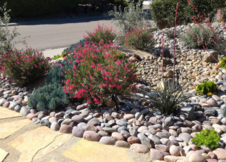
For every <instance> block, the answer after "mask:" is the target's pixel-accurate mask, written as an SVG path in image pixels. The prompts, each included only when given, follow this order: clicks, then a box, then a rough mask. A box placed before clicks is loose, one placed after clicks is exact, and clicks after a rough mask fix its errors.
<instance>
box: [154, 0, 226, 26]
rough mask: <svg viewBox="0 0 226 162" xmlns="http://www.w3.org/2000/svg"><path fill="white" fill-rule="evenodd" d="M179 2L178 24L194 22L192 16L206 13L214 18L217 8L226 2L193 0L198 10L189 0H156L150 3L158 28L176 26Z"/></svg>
mask: <svg viewBox="0 0 226 162" xmlns="http://www.w3.org/2000/svg"><path fill="white" fill-rule="evenodd" d="M177 2H179V8H178V14H177V24H178V25H182V24H187V23H190V22H192V21H193V20H192V18H191V16H198V14H199V13H200V14H201V15H204V13H206V15H207V16H208V17H209V18H210V19H211V20H212V18H213V17H214V15H215V14H216V13H217V9H218V8H221V6H222V5H224V4H225V0H205V1H200V0H191V2H192V3H193V5H194V6H195V7H196V8H197V10H198V12H195V10H194V9H193V8H192V6H191V5H190V4H189V3H188V1H187V0H155V1H153V2H152V4H151V5H150V11H151V15H152V18H153V20H154V21H155V22H156V24H157V26H158V28H159V29H160V30H161V29H163V28H170V27H174V26H175V24H174V19H175V15H176V5H177Z"/></svg>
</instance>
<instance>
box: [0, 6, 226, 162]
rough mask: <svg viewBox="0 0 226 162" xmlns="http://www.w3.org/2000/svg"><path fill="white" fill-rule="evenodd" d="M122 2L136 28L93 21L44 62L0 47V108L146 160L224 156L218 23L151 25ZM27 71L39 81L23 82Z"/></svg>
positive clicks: (193, 161) (224, 93)
mask: <svg viewBox="0 0 226 162" xmlns="http://www.w3.org/2000/svg"><path fill="white" fill-rule="evenodd" d="M129 7H130V9H131V11H134V12H131V13H130V14H134V15H133V16H134V19H135V20H136V21H138V22H140V23H141V25H140V26H136V25H137V24H139V23H136V21H133V20H132V19H129V18H128V17H127V18H128V20H127V21H124V19H125V17H126V15H117V14H116V13H115V14H116V16H115V17H116V18H117V16H118V18H119V19H120V18H121V21H119V23H121V22H123V21H124V22H123V23H122V24H123V25H124V26H123V27H124V28H122V29H121V32H120V33H118V34H116V33H115V32H114V31H113V30H112V29H111V28H108V27H104V26H98V27H97V29H95V30H94V31H93V32H88V33H87V35H86V36H85V38H84V39H83V40H81V41H80V42H78V43H76V44H74V45H73V46H71V47H69V48H67V49H65V51H64V52H63V53H62V55H59V56H55V57H54V59H56V58H61V57H64V59H62V58H61V59H60V60H55V61H50V60H49V59H47V58H44V57H43V56H42V55H41V54H39V53H38V52H36V51H34V50H31V49H27V50H22V51H17V50H16V51H13V52H12V53H6V54H4V55H2V62H3V66H2V71H3V74H4V75H3V76H2V79H1V82H0V83H1V88H0V97H1V99H0V106H3V107H6V108H9V109H11V110H15V111H17V112H20V113H21V114H22V115H23V116H26V117H27V118H28V119H30V120H32V121H33V122H34V123H41V125H42V126H47V127H49V128H50V129H52V130H54V131H60V132H61V133H71V134H72V135H73V136H75V137H80V138H84V139H86V140H89V141H96V142H99V143H101V144H106V145H113V146H116V147H123V148H130V150H132V151H133V152H135V153H145V154H146V153H148V154H150V157H151V158H152V159H153V160H165V161H188V162H204V161H217V160H218V161H221V162H223V161H225V160H226V156H225V155H226V104H225V102H226V88H225V86H226V81H225V73H226V70H225V68H226V66H225V64H226V61H225V60H226V59H225V53H224V52H225V51H224V48H223V50H222V51H216V50H217V49H215V47H216V45H218V44H217V43H216V42H221V43H222V44H224V43H225V31H224V29H225V28H224V25H225V24H221V25H220V24H219V23H215V24H211V26H207V27H209V28H210V29H211V31H209V30H207V28H204V27H203V28H202V25H205V23H204V24H201V23H199V24H198V25H197V24H196V25H195V24H194V23H191V24H187V25H181V26H176V29H175V28H165V29H163V30H159V31H154V32H152V31H151V28H150V26H148V25H147V24H146V25H147V26H145V25H144V24H145V23H144V24H142V22H141V20H142V18H143V17H139V14H136V12H139V7H137V8H136V9H135V8H134V6H133V5H131V6H129ZM125 12H126V11H125ZM123 16H125V17H123ZM127 16H128V15H127ZM130 16H131V15H130ZM136 16H137V17H136ZM175 20H176V19H175ZM129 21H131V22H129ZM128 22H129V23H128ZM133 23H134V24H135V25H134V24H133ZM120 25H121V24H119V26H120ZM133 25H134V26H133ZM222 25H223V27H222ZM205 27H206V26H205ZM207 32H210V33H209V35H208V34H206V33H207ZM215 32H216V33H217V36H218V38H219V39H217V40H215V38H213V36H216V34H215ZM205 34H206V35H205ZM194 35H195V36H194ZM197 38H200V39H197ZM214 41H215V44H213V42H214ZM112 42H114V43H115V44H112ZM200 42H201V43H200ZM217 47H218V46H217ZM220 48H221V46H220ZM9 56H10V57H11V58H12V59H11V60H12V62H13V61H14V62H13V63H12V62H11V61H9V62H8V61H7V58H9ZM31 56H32V57H31ZM24 58H25V60H24V62H25V63H24V64H23V62H22V61H21V59H24ZM19 61H21V62H19ZM13 64H15V65H14V66H15V67H17V68H15V67H14V66H13ZM21 64H22V65H21ZM25 65H26V66H25ZM24 68H26V72H29V73H32V74H33V75H32V77H31V76H30V74H28V73H24ZM39 69H40V70H39ZM18 70H20V72H21V73H19V74H18ZM22 74H23V75H22ZM5 75H6V77H8V78H5V79H4V77H5ZM35 77H37V78H39V79H40V78H43V79H44V81H40V83H39V84H40V87H39V88H38V89H33V88H32V86H30V87H28V86H26V85H29V84H28V83H33V82H34V81H36V79H35ZM11 78H12V79H13V80H12V79H11ZM9 79H10V80H11V83H10V82H9ZM14 80H15V81H16V83H17V84H16V83H14ZM43 82H44V83H45V86H42V85H43ZM18 85H21V87H17V86H18ZM36 87H37V86H36Z"/></svg>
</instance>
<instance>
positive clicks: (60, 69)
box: [45, 59, 77, 86]
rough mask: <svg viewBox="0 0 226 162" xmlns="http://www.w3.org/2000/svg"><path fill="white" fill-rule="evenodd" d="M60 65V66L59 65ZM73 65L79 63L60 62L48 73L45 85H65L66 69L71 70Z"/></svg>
mask: <svg viewBox="0 0 226 162" xmlns="http://www.w3.org/2000/svg"><path fill="white" fill-rule="evenodd" d="M59 64H60V65H59ZM73 65H77V62H75V61H74V62H71V61H69V60H66V59H65V60H63V61H58V62H57V64H56V65H55V66H54V67H53V68H52V69H51V70H50V71H49V72H48V74H47V76H46V78H45V83H46V84H51V83H58V84H60V85H62V86H63V85H64V82H63V81H64V80H65V71H64V68H66V67H67V68H70V67H72V66H73Z"/></svg>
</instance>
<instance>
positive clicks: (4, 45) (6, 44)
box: [0, 3, 26, 62]
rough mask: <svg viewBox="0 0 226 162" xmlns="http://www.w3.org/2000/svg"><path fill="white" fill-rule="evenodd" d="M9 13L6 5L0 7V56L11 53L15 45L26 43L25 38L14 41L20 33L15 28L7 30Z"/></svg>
mask: <svg viewBox="0 0 226 162" xmlns="http://www.w3.org/2000/svg"><path fill="white" fill-rule="evenodd" d="M10 11H11V10H8V9H7V3H5V4H4V6H3V7H0V55H2V54H5V53H7V52H8V50H10V51H12V50H13V49H14V46H15V44H17V43H23V44H25V43H26V42H25V38H23V39H21V40H17V41H15V38H16V37H18V36H20V33H19V32H18V31H17V28H16V26H15V27H14V29H13V30H10V29H9V22H10V15H9V12H10ZM1 15H3V16H1ZM0 62H1V60H0Z"/></svg>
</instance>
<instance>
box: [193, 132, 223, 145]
mask: <svg viewBox="0 0 226 162" xmlns="http://www.w3.org/2000/svg"><path fill="white" fill-rule="evenodd" d="M219 142H220V135H219V133H217V132H216V131H215V130H214V129H211V130H209V129H205V130H202V131H201V132H200V133H197V134H196V135H195V137H194V138H193V139H192V143H194V144H195V145H197V146H198V147H201V146H202V145H204V146H207V147H209V148H211V149H215V148H217V147H218V146H219Z"/></svg>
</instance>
